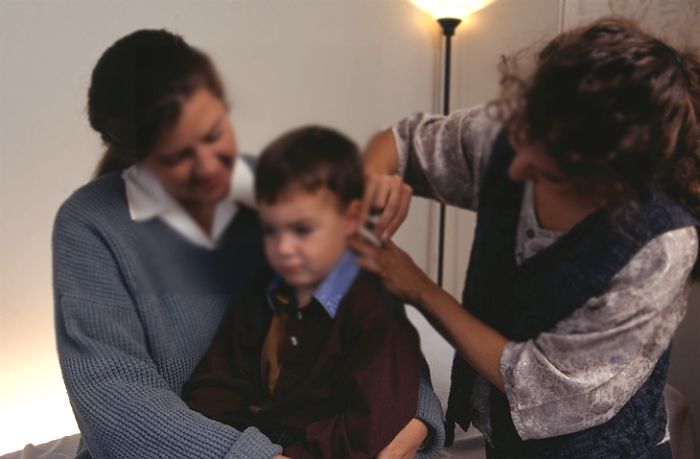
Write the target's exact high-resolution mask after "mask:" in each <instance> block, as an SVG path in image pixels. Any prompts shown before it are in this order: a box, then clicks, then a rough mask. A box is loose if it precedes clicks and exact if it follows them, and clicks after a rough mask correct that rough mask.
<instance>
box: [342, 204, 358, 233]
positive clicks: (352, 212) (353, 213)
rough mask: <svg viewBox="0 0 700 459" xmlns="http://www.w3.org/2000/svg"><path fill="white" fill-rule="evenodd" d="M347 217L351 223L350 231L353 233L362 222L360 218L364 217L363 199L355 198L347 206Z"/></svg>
mask: <svg viewBox="0 0 700 459" xmlns="http://www.w3.org/2000/svg"><path fill="white" fill-rule="evenodd" d="M344 214H345V219H346V220H347V222H348V223H349V224H350V231H349V232H348V233H350V234H352V233H354V232H355V231H357V229H358V228H359V227H360V224H361V223H362V222H361V221H360V218H361V217H362V201H361V200H359V199H353V200H352V201H350V203H349V204H348V205H347V207H345V212H344Z"/></svg>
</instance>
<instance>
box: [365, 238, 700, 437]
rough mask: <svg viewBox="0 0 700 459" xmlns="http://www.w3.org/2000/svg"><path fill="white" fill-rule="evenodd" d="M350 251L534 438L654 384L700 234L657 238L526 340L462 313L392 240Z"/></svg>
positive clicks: (591, 421) (593, 420)
mask: <svg viewBox="0 0 700 459" xmlns="http://www.w3.org/2000/svg"><path fill="white" fill-rule="evenodd" d="M352 245H353V247H354V248H355V249H356V250H357V251H358V253H359V262H360V264H361V265H362V266H363V267H365V268H366V269H369V270H370V271H373V272H376V273H377V274H379V275H380V276H381V277H382V278H383V279H384V282H385V285H386V286H387V288H388V289H389V290H391V291H392V292H394V293H395V294H396V295H397V296H400V297H402V298H405V299H406V301H407V302H411V303H413V304H416V305H418V307H420V308H421V309H422V311H423V312H424V313H426V315H428V318H429V320H431V321H432V323H433V324H434V325H435V326H436V328H437V329H438V330H439V331H441V332H442V333H443V335H445V336H446V337H447V339H448V340H449V341H450V342H451V343H452V344H453V345H454V346H455V349H456V350H457V352H459V353H460V355H461V356H462V357H463V358H465V360H467V361H468V362H469V363H470V364H471V365H472V366H473V367H474V368H475V369H476V370H477V372H479V373H480V374H482V375H483V376H484V377H486V378H487V379H488V380H489V381H490V382H491V383H493V384H494V385H495V386H496V387H498V388H499V389H500V390H502V391H504V393H505V394H506V396H507V397H508V400H509V405H510V409H511V416H512V419H513V423H514V425H515V427H516V429H517V430H518V434H519V435H520V436H521V438H523V439H534V438H547V437H553V436H558V435H563V434H566V433H570V432H575V431H580V430H584V429H586V428H589V427H592V426H595V425H599V424H601V423H603V422H605V421H607V420H609V419H610V418H611V417H612V416H613V415H614V414H615V413H617V412H618V411H619V410H620V409H621V408H622V406H623V405H624V404H625V403H627V401H628V400H629V398H630V397H631V396H632V395H634V393H635V392H636V391H637V390H638V389H639V387H641V385H642V384H643V383H644V382H645V381H646V379H647V378H648V376H649V374H650V373H651V371H652V370H653V368H654V365H655V364H656V362H657V361H658V359H659V357H660V356H661V355H662V353H663V352H664V351H665V350H666V349H667V347H668V345H669V342H670V340H671V337H672V336H673V333H674V331H675V329H676V328H677V326H678V324H679V323H680V321H681V319H682V318H683V315H684V311H685V306H686V303H687V296H688V279H689V275H690V271H691V269H692V267H693V265H694V263H695V259H696V257H697V247H698V238H697V234H696V232H695V229H694V228H682V229H679V230H675V231H672V232H669V233H665V234H662V235H661V236H658V237H657V238H655V239H653V240H652V241H650V242H649V243H647V245H646V246H645V247H643V248H642V249H641V250H640V251H639V252H638V253H637V255H635V256H634V257H633V258H632V259H631V260H630V262H629V263H628V265H627V266H626V267H625V268H623V270H621V271H620V272H619V273H618V274H617V275H616V276H615V278H614V279H613V281H612V283H611V286H610V289H609V290H608V291H607V292H605V293H604V294H602V295H600V296H597V297H594V298H591V299H590V300H589V301H588V302H586V303H585V304H584V305H582V307H581V308H579V309H578V310H577V311H576V312H574V313H573V314H572V315H571V316H570V317H568V318H567V319H564V320H563V321H561V322H560V323H559V324H557V326H556V327H555V328H554V329H553V330H550V331H547V332H545V333H541V334H540V335H538V336H537V337H536V338H535V339H532V340H528V341H525V342H520V343H516V342H512V341H508V340H507V339H506V338H505V337H503V336H502V335H500V334H498V333H497V332H496V331H495V330H493V329H491V328H490V327H488V326H486V325H485V324H483V323H482V322H480V321H478V320H477V319H475V318H474V317H473V316H471V314H469V313H468V312H467V311H465V310H464V309H462V306H461V305H459V304H458V303H457V302H456V301H455V300H454V299H453V298H451V297H450V296H449V295H448V294H447V293H445V292H443V291H442V290H440V289H439V288H438V287H437V286H435V284H433V283H432V282H431V281H430V279H428V278H427V277H426V276H425V275H424V274H423V273H422V272H421V271H420V270H419V269H418V268H417V267H416V266H415V264H413V262H412V260H411V259H410V258H409V257H408V255H406V254H405V253H404V252H403V251H401V250H400V249H398V248H397V247H396V246H395V245H394V244H393V243H388V244H386V245H385V247H384V248H383V249H377V248H375V247H373V246H371V245H369V244H367V243H365V242H364V241H362V240H359V239H356V240H353V241H352ZM573 356H575V358H572V357H573Z"/></svg>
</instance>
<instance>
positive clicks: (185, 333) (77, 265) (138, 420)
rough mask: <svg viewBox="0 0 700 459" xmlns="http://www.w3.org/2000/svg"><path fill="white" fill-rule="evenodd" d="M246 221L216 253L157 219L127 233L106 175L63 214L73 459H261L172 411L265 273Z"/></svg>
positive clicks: (423, 411)
mask: <svg viewBox="0 0 700 459" xmlns="http://www.w3.org/2000/svg"><path fill="white" fill-rule="evenodd" d="M261 247H262V245H261V232H260V229H259V226H258V221H257V217H256V215H255V213H254V212H253V211H251V210H250V209H247V208H243V207H242V208H241V209H240V210H239V213H238V214H237V216H236V217H235V218H234V220H233V221H232V222H231V224H230V225H229V227H228V228H227V230H226V232H225V234H224V236H223V239H222V242H221V244H220V246H219V247H218V248H217V249H216V250H213V251H211V250H206V249H202V248H199V247H196V246H194V245H192V244H191V243H189V242H188V241H186V240H185V239H184V238H182V237H181V236H180V235H179V234H177V233H176V232H174V231H173V230H172V229H171V228H170V227H168V226H166V225H165V224H163V223H162V222H161V221H160V220H159V219H152V220H148V221H145V222H138V223H137V222H134V221H132V219H131V218H130V216H129V210H128V205H127V201H126V195H125V191H124V182H123V180H122V179H121V177H120V175H119V174H117V173H114V174H108V175H105V176H104V177H101V178H100V179H97V180H95V181H93V182H91V183H89V184H87V185H86V186H84V187H82V188H81V189H79V190H78V191H76V192H75V193H74V194H73V195H72V196H71V197H70V198H69V199H68V200H67V201H66V202H65V203H64V204H63V206H62V207H61V209H60V210H59V212H58V215H57V217H56V221H55V226H54V233H53V278H54V301H55V321H56V339H57V346H58V354H59V359H60V365H61V370H62V373H63V378H64V381H65V384H66V389H67V391H68V395H69V398H70V401H71V405H72V407H73V411H74V413H75V416H76V419H77V422H78V425H79V427H80V431H81V433H82V438H83V441H82V443H81V451H80V452H79V457H96V458H97V457H124V458H149V457H168V458H200V457H202V458H203V457H206V458H269V457H272V456H274V455H275V454H280V453H281V451H282V449H281V448H280V447H279V446H278V445H275V444H272V443H271V442H270V441H269V440H268V439H267V437H265V436H264V435H263V434H261V433H260V432H259V431H258V430H257V429H255V428H249V429H246V430H245V431H243V432H238V431H237V430H235V429H233V428H232V427H229V426H227V425H224V424H221V423H218V422H216V421H213V420H210V419H207V418H206V417H204V416H202V415H200V414H199V413H196V412H194V411H192V410H190V409H189V408H188V407H187V406H186V405H185V404H184V403H183V402H182V400H181V399H180V395H179V394H180V391H181V389H182V385H183V384H184V382H185V381H186V380H187V378H188V377H189V376H190V374H191V373H192V371H193V370H194V368H195V367H196V365H197V363H198V362H199V360H200V358H201V357H202V355H203V354H204V353H205V351H206V350H207V348H208V346H209V344H210V342H211V339H212V338H213V336H214V334H215V332H216V329H217V327H218V325H219V322H220V321H221V319H222V318H223V316H224V314H225V312H226V309H227V307H228V306H229V305H230V304H231V301H232V299H233V298H234V297H235V296H236V295H237V294H238V293H240V292H241V290H242V289H243V288H244V287H245V286H246V285H247V284H250V283H251V282H253V281H254V280H256V279H257V278H259V277H260V276H264V275H265V273H266V272H267V270H268V268H267V265H266V263H265V260H264V257H263V253H262V249H261ZM428 384H429V383H426V382H423V383H422V384H421V390H420V400H419V408H418V413H417V417H419V418H420V419H422V420H424V421H426V422H427V423H428V424H429V425H430V426H431V427H432V430H433V432H434V433H437V435H434V436H433V441H432V442H431V444H430V445H429V448H428V449H427V450H426V451H424V454H426V455H434V452H435V450H436V449H439V448H440V446H441V445H442V438H443V437H442V433H443V430H442V412H441V409H440V404H439V401H438V400H437V397H436V396H435V394H434V393H433V392H432V390H430V388H429V385H428Z"/></svg>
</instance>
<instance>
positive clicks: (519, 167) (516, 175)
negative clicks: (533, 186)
mask: <svg viewBox="0 0 700 459" xmlns="http://www.w3.org/2000/svg"><path fill="white" fill-rule="evenodd" d="M508 177H510V179H511V180H513V181H516V182H524V181H526V180H529V179H531V178H532V166H531V164H530V161H529V160H528V158H527V157H526V156H525V155H524V154H523V153H516V154H515V157H514V158H513V162H512V163H510V168H509V169H508Z"/></svg>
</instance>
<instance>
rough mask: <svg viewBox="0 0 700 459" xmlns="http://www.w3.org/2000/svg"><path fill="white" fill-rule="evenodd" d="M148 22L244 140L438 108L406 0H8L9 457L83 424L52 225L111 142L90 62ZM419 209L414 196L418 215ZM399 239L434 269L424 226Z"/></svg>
mask: <svg viewBox="0 0 700 459" xmlns="http://www.w3.org/2000/svg"><path fill="white" fill-rule="evenodd" d="M142 27H165V28H168V29H170V30H173V31H176V32H179V33H181V34H183V35H184V36H185V37H186V38H187V39H188V40H189V41H190V42H191V43H192V44H194V45H196V46H199V47H201V48H202V49H203V50H205V51H207V52H209V53H210V54H211V55H212V57H213V59H214V61H215V62H216V63H217V64H218V66H219V69H220V71H221V74H222V76H223V78H224V80H225V83H226V84H227V86H228V88H229V90H230V95H231V100H232V101H233V105H234V110H233V112H232V117H233V120H234V125H235V128H236V129H237V131H238V132H237V133H238V138H239V140H240V145H241V149H242V150H243V151H249V152H258V151H259V150H260V149H261V148H262V147H263V146H264V144H265V143H267V142H268V141H269V140H271V139H272V138H273V137H274V136H276V135H277V134H279V133H281V132H282V131H283V130H286V129H288V128H291V127H294V126H297V125H300V124H304V123H310V122H316V123H323V124H326V125H331V126H335V127H337V128H339V129H341V130H343V131H345V132H347V133H348V134H349V135H351V136H352V137H354V138H355V140H356V141H357V142H359V143H364V142H366V140H367V139H368V137H369V136H370V135H371V134H372V133H373V132H375V131H377V130H379V129H381V128H383V127H385V126H386V125H388V124H389V123H391V122H392V121H394V120H396V119H398V118H399V117H400V116H402V115H404V114H406V113H409V112H411V111H415V110H430V109H431V108H432V101H433V73H434V69H433V60H434V55H435V46H436V44H437V37H436V35H435V32H436V30H435V29H434V27H433V23H432V21H431V20H429V19H428V18H427V17H425V16H424V15H423V14H422V13H420V12H419V11H418V10H416V8H415V7H413V6H412V5H410V4H409V3H408V2H407V1H403V0H401V1H398V0H397V1H368V0H352V1H349V0H347V1H328V0H296V1H293V2H292V1H289V0H266V1H264V2H263V1H258V0H246V1H200V2H193V1H178V0H175V1H173V0H154V1H146V2H141V1H136V0H134V1H104V0H101V1H94V0H71V1H43V0H24V1H13V0H10V1H7V0H3V1H2V2H0V91H1V93H0V94H1V95H2V96H1V100H2V102H1V103H0V153H1V160H0V161H1V162H0V216H1V218H0V247H1V249H0V251H1V254H2V255H1V258H0V315H1V317H0V374H2V377H0V454H2V453H4V452H8V451H11V450H14V449H18V448H20V447H21V446H23V445H24V444H25V443H28V442H34V443H35V444H36V443H40V442H43V441H46V440H49V439H51V438H56V437H60V436H62V435H66V434H70V433H74V432H77V427H76V426H75V423H74V421H73V418H72V413H71V412H70V407H69V404H68V401H67V399H66V397H65V392H64V390H63V387H62V382H61V378H60V372H59V369H58V366H57V363H56V353H55V345H54V335H53V324H52V320H53V318H52V298H51V273H50V233H51V225H52V221H53V217H54V214H55V212H56V210H57V208H58V206H59V205H60V203H61V202H62V201H63V200H64V199H65V198H66V197H67V196H68V195H69V193H70V192H71V191H72V190H74V189H75V188H77V187H78V186H80V185H81V184H83V183H85V182H86V181H87V180H88V179H89V177H90V173H91V171H92V170H93V168H94V166H95V163H96V161H97V159H98V157H99V154H100V152H101V150H102V148H101V146H100V143H99V140H98V137H97V135H95V134H94V133H93V132H91V130H90V129H89V126H88V124H87V121H86V115H85V104H86V91H87V86H88V82H89V77H90V71H91V69H92V66H93V65H94V63H95V62H96V60H97V58H98V57H99V55H100V54H101V53H102V51H104V49H105V48H106V47H107V46H109V45H110V44H111V43H113V42H114V41H115V40H116V39H117V38H119V37H120V36H123V35H125V34H126V33H129V32H131V31H133V30H135V29H138V28H142ZM426 215H427V206H426V204H425V203H423V204H416V205H414V208H413V212H412V216H411V218H412V222H413V223H412V226H415V227H417V228H420V227H421V223H420V222H425V221H426V219H427V216H426ZM400 240H401V242H402V243H403V244H405V245H407V246H410V247H411V248H412V252H413V254H414V256H415V257H416V258H417V261H418V262H419V263H420V264H421V265H425V263H426V257H427V246H426V244H427V242H426V237H425V231H423V230H421V229H418V230H417V231H415V232H410V231H409V232H404V233H403V234H402V236H401V238H400Z"/></svg>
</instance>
